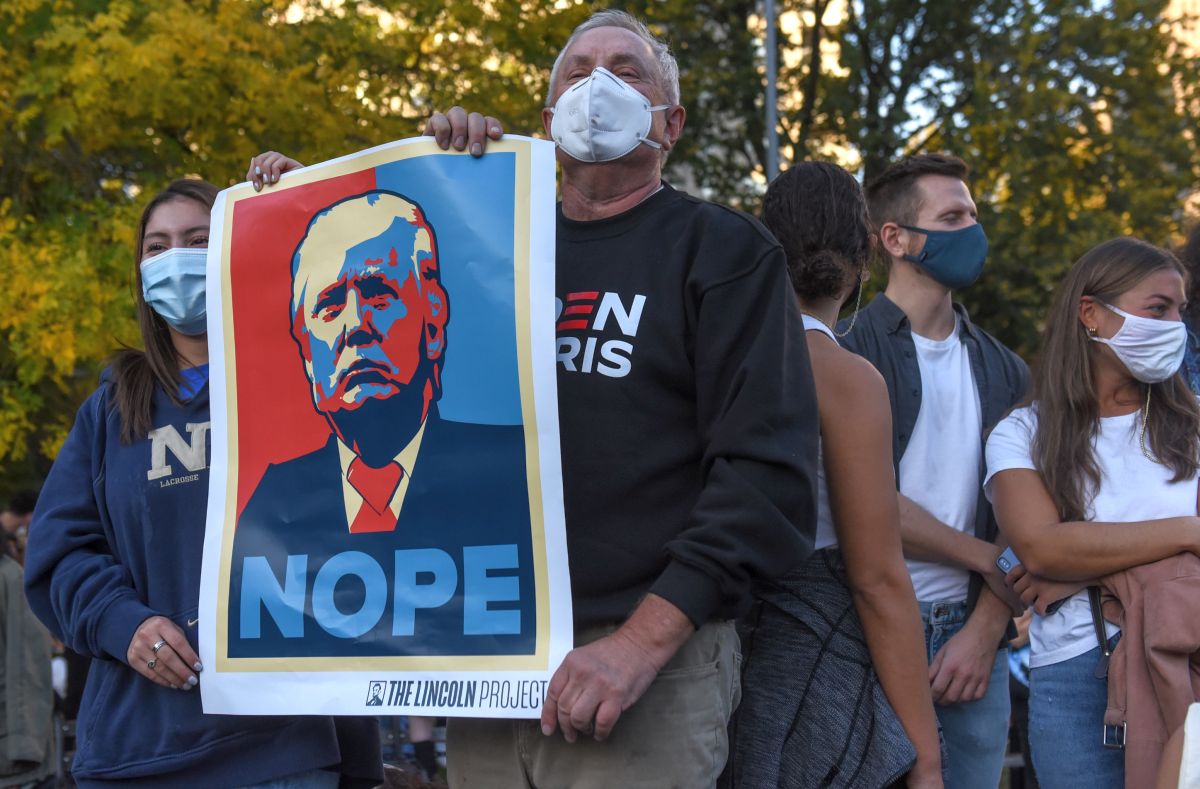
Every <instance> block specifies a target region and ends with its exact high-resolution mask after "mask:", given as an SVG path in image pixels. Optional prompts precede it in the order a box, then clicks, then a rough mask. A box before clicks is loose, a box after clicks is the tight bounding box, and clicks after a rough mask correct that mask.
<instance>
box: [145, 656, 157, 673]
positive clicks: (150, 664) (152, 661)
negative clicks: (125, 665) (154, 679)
mask: <svg viewBox="0 0 1200 789" xmlns="http://www.w3.org/2000/svg"><path fill="white" fill-rule="evenodd" d="M157 667H158V658H150V659H149V660H147V661H146V668H148V669H150V670H151V671H153V670H154V669H155V668H157Z"/></svg>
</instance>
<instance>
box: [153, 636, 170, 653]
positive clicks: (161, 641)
mask: <svg viewBox="0 0 1200 789" xmlns="http://www.w3.org/2000/svg"><path fill="white" fill-rule="evenodd" d="M166 645H167V642H166V640H165V639H161V638H160V639H159V640H158V642H157V643H155V645H154V646H153V647H151V649H153V650H154V654H156V655H157V654H158V650H160V649H162V648H163V647H165V646H166Z"/></svg>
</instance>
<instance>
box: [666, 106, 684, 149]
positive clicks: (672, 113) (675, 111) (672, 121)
mask: <svg viewBox="0 0 1200 789" xmlns="http://www.w3.org/2000/svg"><path fill="white" fill-rule="evenodd" d="M663 113H664V114H665V120H666V122H667V126H666V128H665V129H664V130H663V139H662V147H663V150H664V151H669V150H671V149H672V148H674V147H675V143H677V142H679V138H680V137H681V136H682V135H683V125H684V124H685V123H686V122H687V110H685V109H684V108H683V105H682V104H675V105H673V106H671V107H668V108H667V109H665V110H663Z"/></svg>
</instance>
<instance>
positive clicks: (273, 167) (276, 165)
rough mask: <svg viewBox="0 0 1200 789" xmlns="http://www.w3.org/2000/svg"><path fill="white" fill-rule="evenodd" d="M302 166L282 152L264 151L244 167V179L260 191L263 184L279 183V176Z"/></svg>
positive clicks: (255, 189)
mask: <svg viewBox="0 0 1200 789" xmlns="http://www.w3.org/2000/svg"><path fill="white" fill-rule="evenodd" d="M303 166H304V165H303V164H301V163H300V162H298V161H296V160H295V159H292V158H290V157H288V156H284V155H283V154H282V153H279V152H277V151H266V152H264V153H260V154H259V155H258V156H255V157H254V158H253V159H251V160H250V166H249V167H248V168H246V180H247V181H249V182H250V184H251V185H252V186H253V187H254V191H256V192H261V191H262V188H263V186H264V185H268V186H269V185H271V184H276V183H279V176H281V175H283V174H284V173H290V172H291V171H292V170H299V169H300V168H301V167H303Z"/></svg>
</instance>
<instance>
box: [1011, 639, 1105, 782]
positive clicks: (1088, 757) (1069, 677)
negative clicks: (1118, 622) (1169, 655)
mask: <svg viewBox="0 0 1200 789" xmlns="http://www.w3.org/2000/svg"><path fill="white" fill-rule="evenodd" d="M1119 638H1120V634H1118V635H1116V636H1114V637H1113V639H1112V641H1110V642H1109V643H1110V644H1113V645H1115V644H1116V643H1117V639H1119ZM1099 659H1100V647H1099V646H1097V647H1095V648H1094V649H1092V651H1091V652H1085V653H1084V654H1082V655H1080V656H1079V657H1073V658H1071V659H1070V660H1064V661H1062V662H1061V663H1052V664H1051V665H1049V666H1040V667H1038V668H1035V669H1033V670H1032V671H1030V672H1029V748H1030V750H1031V751H1032V752H1033V767H1034V769H1035V770H1037V777H1038V783H1040V784H1041V785H1042V786H1043V787H1045V789H1074V788H1075V787H1080V788H1081V789H1122V787H1124V786H1125V752H1124V751H1120V750H1115V749H1112V748H1105V747H1104V743H1103V737H1102V735H1103V726H1104V708H1105V707H1106V706H1107V703H1108V681H1107V680H1103V679H1097V678H1096V675H1095V673H1094V672H1095V669H1096V661H1097V660H1099Z"/></svg>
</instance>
